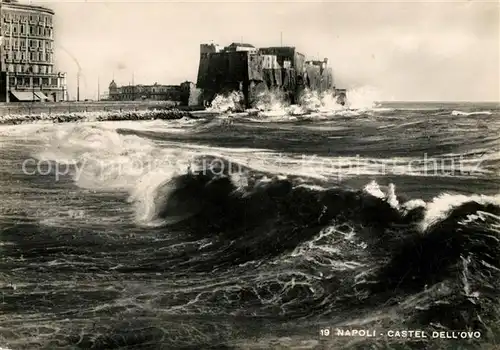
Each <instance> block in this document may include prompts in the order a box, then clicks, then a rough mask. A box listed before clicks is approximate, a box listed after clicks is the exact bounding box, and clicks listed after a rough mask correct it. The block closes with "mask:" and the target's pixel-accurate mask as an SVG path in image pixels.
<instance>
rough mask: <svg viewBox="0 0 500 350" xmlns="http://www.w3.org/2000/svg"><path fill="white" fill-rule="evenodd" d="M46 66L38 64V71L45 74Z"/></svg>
mask: <svg viewBox="0 0 500 350" xmlns="http://www.w3.org/2000/svg"><path fill="white" fill-rule="evenodd" d="M46 69H47V67H45V66H40V73H42V74H45V72H46Z"/></svg>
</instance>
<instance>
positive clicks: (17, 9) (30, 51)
mask: <svg viewBox="0 0 500 350" xmlns="http://www.w3.org/2000/svg"><path fill="white" fill-rule="evenodd" d="M0 18H1V27H0V30H1V32H0V41H1V45H0V50H1V52H0V58H1V59H0V102H28V101H31V102H40V101H42V102H43V101H54V102H58V101H65V100H67V97H66V96H67V89H66V74H65V73H61V72H57V71H56V70H55V67H54V27H53V18H54V11H52V10H51V9H48V8H45V7H41V6H34V5H28V4H21V3H18V2H17V1H13V0H10V1H9V0H3V1H1V2H0Z"/></svg>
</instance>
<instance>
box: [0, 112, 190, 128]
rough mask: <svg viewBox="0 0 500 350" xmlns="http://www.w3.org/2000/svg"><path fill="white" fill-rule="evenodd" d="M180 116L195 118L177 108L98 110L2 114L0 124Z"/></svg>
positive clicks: (152, 118) (165, 118) (171, 118)
mask: <svg viewBox="0 0 500 350" xmlns="http://www.w3.org/2000/svg"><path fill="white" fill-rule="evenodd" d="M182 118H196V117H195V116H193V115H192V114H191V113H190V112H188V111H181V110H178V109H161V110H141V111H99V112H76V113H55V114H45V113H41V114H32V115H4V116H0V124H3V125H15V124H27V123H37V122H47V123H50V122H52V123H71V122H94V121H121V120H131V121H132V120H154V119H162V120H174V119H182Z"/></svg>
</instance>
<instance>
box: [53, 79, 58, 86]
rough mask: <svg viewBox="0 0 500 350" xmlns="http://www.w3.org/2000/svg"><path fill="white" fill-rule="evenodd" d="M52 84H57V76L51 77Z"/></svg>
mask: <svg viewBox="0 0 500 350" xmlns="http://www.w3.org/2000/svg"><path fill="white" fill-rule="evenodd" d="M52 85H54V86H57V78H52Z"/></svg>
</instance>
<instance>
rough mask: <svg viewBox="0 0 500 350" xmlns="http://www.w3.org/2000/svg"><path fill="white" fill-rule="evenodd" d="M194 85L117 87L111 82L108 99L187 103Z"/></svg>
mask: <svg viewBox="0 0 500 350" xmlns="http://www.w3.org/2000/svg"><path fill="white" fill-rule="evenodd" d="M193 86H194V84H193V83H191V82H188V81H186V82H184V83H182V84H180V85H161V84H158V83H154V84H153V85H141V84H139V85H125V86H118V85H117V84H116V82H115V81H114V80H113V81H111V83H110V84H109V99H110V100H112V101H141V100H143V101H144V100H151V101H174V102H179V104H184V105H187V104H188V103H189V95H190V91H191V90H192V89H193Z"/></svg>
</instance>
